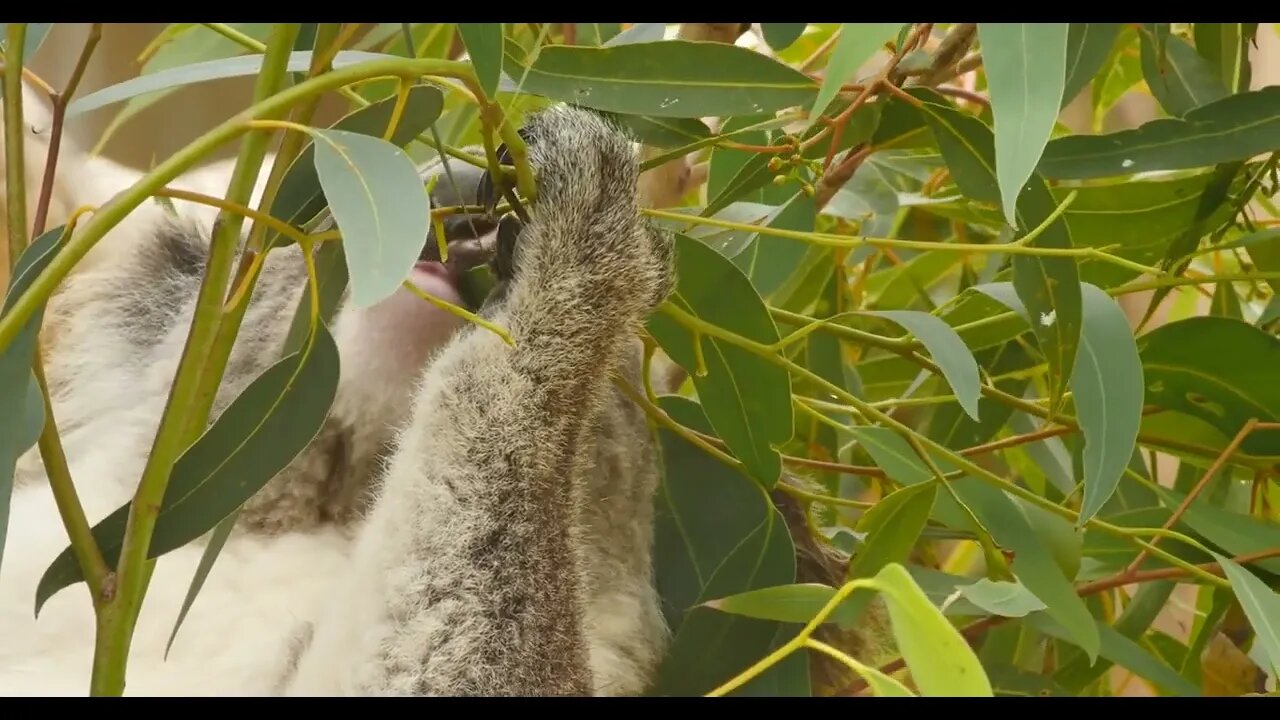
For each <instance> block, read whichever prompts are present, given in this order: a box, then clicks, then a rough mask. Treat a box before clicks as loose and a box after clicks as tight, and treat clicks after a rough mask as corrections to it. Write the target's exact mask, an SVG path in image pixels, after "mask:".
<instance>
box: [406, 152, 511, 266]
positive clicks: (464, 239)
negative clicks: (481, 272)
mask: <svg viewBox="0 0 1280 720" xmlns="http://www.w3.org/2000/svg"><path fill="white" fill-rule="evenodd" d="M422 179H423V182H424V183H428V184H432V185H433V187H432V189H431V207H432V208H444V207H463V206H466V207H472V208H488V207H489V205H488V204H487V203H486V202H485V197H484V192H485V188H486V185H487V184H488V183H489V180H488V170H487V169H486V168H479V167H476V166H474V165H471V164H470V163H465V162H461V161H450V162H449V166H448V172H446V171H445V167H444V164H443V163H442V162H437V163H435V164H433V165H432V166H431V167H429V168H428V169H426V170H425V171H424V172H423V173H422ZM497 226H498V223H497V219H496V218H495V217H493V216H492V214H490V213H489V212H487V210H486V209H477V210H476V211H474V212H458V213H454V214H451V215H446V216H444V217H443V218H441V221H440V223H439V225H437V224H436V223H432V224H431V227H430V229H429V230H428V231H427V238H426V242H425V243H424V244H423V247H422V255H421V259H422V260H429V261H439V260H440V259H441V258H440V240H439V238H438V237H437V236H436V233H437V231H438V230H439V229H443V230H444V235H445V244H446V245H447V246H448V248H449V258H448V260H449V263H450V264H451V265H455V266H458V267H460V268H461V269H464V270H465V269H467V268H470V267H474V266H476V265H478V264H480V263H483V262H485V261H486V260H487V259H488V254H489V253H488V252H487V249H486V248H484V247H482V244H481V242H480V239H481V238H483V237H485V236H486V235H489V234H490V233H492V232H493V231H494V229H496V228H497Z"/></svg>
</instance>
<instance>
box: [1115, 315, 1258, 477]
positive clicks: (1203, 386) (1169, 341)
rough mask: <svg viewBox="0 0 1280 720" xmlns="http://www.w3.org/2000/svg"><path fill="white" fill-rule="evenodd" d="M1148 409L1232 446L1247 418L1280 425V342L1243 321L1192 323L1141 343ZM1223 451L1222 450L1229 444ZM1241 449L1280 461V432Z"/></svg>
mask: <svg viewBox="0 0 1280 720" xmlns="http://www.w3.org/2000/svg"><path fill="white" fill-rule="evenodd" d="M1138 347H1139V349H1140V352H1141V357H1142V367H1143V373H1144V375H1145V376H1146V401H1147V403H1148V404H1151V405H1155V406H1158V407H1163V408H1168V409H1170V410H1174V411H1177V412H1179V413H1182V414H1183V415H1189V416H1191V417H1194V418H1197V419H1199V420H1200V421H1203V422H1204V423H1207V424H1208V425H1210V426H1212V427H1213V428H1215V429H1217V430H1218V431H1219V432H1221V433H1222V434H1223V436H1225V437H1226V438H1227V439H1230V438H1232V437H1235V435H1236V433H1238V432H1239V431H1240V429H1241V428H1242V427H1244V424H1245V423H1246V422H1247V421H1248V420H1249V419H1250V418H1257V419H1258V420H1259V421H1262V422H1276V421H1280V383H1276V382H1275V377H1274V371H1273V369H1274V368H1276V367H1280V339H1278V338H1276V337H1275V336H1274V335H1269V334H1267V333H1266V332H1263V331H1262V330H1259V329H1258V328H1256V327H1254V326H1253V325H1250V324H1248V323H1246V322H1244V321H1242V320H1235V319H1232V318H1226V317H1221V316H1218V317H1213V316H1209V317H1192V318H1187V319H1185V320H1179V321H1176V322H1171V323H1169V324H1167V325H1162V326H1160V327H1158V328H1156V329H1155V330H1152V331H1151V332H1149V333H1146V334H1145V335H1143V336H1142V337H1141V338H1139V339H1138ZM1224 444H1225V443H1224ZM1241 449H1242V450H1243V451H1244V452H1246V453H1250V454H1262V455H1266V454H1280V431H1276V430H1257V431H1255V432H1253V433H1251V434H1250V435H1249V437H1247V438H1245V440H1244V442H1243V443H1242V444H1241Z"/></svg>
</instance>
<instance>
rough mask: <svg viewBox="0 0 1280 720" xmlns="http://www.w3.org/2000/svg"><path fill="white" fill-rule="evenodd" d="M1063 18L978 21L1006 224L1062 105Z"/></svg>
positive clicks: (1013, 216) (1015, 224) (1014, 221)
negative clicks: (1055, 21) (1025, 21)
mask: <svg viewBox="0 0 1280 720" xmlns="http://www.w3.org/2000/svg"><path fill="white" fill-rule="evenodd" d="M1069 30H1070V26H1069V25H1068V24H1067V23H978V41H979V42H980V43H981V44H982V66H983V68H984V69H985V71H986V73H987V84H988V85H989V86H990V95H991V113H992V116H993V117H994V119H995V146H996V176H997V177H998V178H999V181H1000V202H1001V205H1002V206H1003V207H1004V215H1005V219H1006V220H1008V222H1009V224H1010V225H1012V226H1013V227H1015V228H1018V229H1019V230H1021V231H1023V232H1026V231H1028V230H1030V229H1031V228H1033V227H1035V225H1029V226H1026V227H1022V226H1020V225H1019V223H1018V220H1017V207H1018V195H1019V193H1020V192H1021V191H1022V188H1023V186H1024V185H1026V183H1027V181H1028V180H1030V179H1031V175H1032V173H1033V172H1035V169H1036V165H1037V164H1038V163H1039V162H1040V154H1041V153H1042V152H1044V147H1045V144H1046V143H1048V142H1049V135H1050V133H1052V132H1053V124H1054V122H1055V121H1057V119H1058V109H1059V108H1060V107H1062V97H1063V83H1064V82H1065V78H1066V72H1067V35H1068V33H1069Z"/></svg>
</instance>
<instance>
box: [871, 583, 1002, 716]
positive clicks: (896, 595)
mask: <svg viewBox="0 0 1280 720" xmlns="http://www.w3.org/2000/svg"><path fill="white" fill-rule="evenodd" d="M875 582H876V586H877V588H878V589H879V590H880V591H881V593H882V594H883V596H884V599H885V604H886V605H887V607H888V609H889V619H890V622H891V623H892V625H893V635H894V639H895V640H896V641H897V644H898V649H899V650H900V651H901V652H902V657H903V659H904V660H906V663H907V667H908V668H909V669H910V670H911V677H912V679H913V680H914V681H915V684H916V686H917V687H919V688H920V694H921V695H923V696H925V697H991V696H992V695H993V693H992V690H991V683H990V681H989V680H988V679H987V674H986V672H985V671H984V670H983V669H982V664H981V663H979V662H978V657H977V656H976V655H974V653H973V649H972V648H970V647H969V643H968V641H966V640H965V639H964V636H962V635H961V634H960V631H959V630H957V629H956V628H955V626H954V625H952V624H951V623H950V622H949V621H948V620H947V619H946V618H945V617H943V615H942V613H941V612H940V611H939V610H938V608H937V607H935V606H934V605H933V603H931V602H929V598H928V596H926V595H925V594H924V591H923V590H921V589H920V586H919V585H917V584H916V582H915V580H914V579H912V577H911V575H910V574H909V573H908V572H907V571H906V569H905V568H904V567H903V566H902V565H899V564H897V563H893V564H891V565H886V566H885V567H884V569H882V570H881V571H880V572H879V573H877V574H876V576H875Z"/></svg>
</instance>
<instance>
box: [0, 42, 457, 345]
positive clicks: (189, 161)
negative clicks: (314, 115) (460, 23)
mask: <svg viewBox="0 0 1280 720" xmlns="http://www.w3.org/2000/svg"><path fill="white" fill-rule="evenodd" d="M420 75H438V76H442V77H455V78H459V79H462V80H463V81H464V82H467V83H470V84H474V82H475V75H474V73H473V72H472V70H471V66H470V64H469V63H463V62H454V61H449V60H435V59H413V60H410V59H404V58H389V59H386V60H374V61H370V62H367V63H360V64H358V65H351V66H348V67H344V68H340V69H337V70H334V71H332V72H328V73H325V74H324V75H321V76H320V77H317V78H312V79H311V80H307V81H305V82H302V83H299V84H297V85H294V86H293V87H290V88H287V89H285V90H282V91H281V92H279V93H277V94H275V95H273V96H271V97H269V98H266V99H265V100H262V101H260V102H257V103H255V104H254V105H253V106H251V107H250V108H248V109H247V110H245V111H244V112H241V113H238V114H236V115H235V116H233V117H231V118H229V119H228V120H226V121H225V122H223V123H221V124H219V125H218V126H217V127H215V128H213V129H212V130H210V131H208V132H206V133H205V134H204V135H202V136H200V138H198V139H197V140H195V141H194V142H192V143H190V144H189V145H187V146H186V147H184V148H183V149H182V150H179V151H178V152H176V153H174V154H173V155H172V156H170V157H169V159H168V160H166V161H164V162H163V163H160V164H159V165H158V166H156V168H155V169H153V170H152V171H151V172H149V173H147V174H146V175H144V176H143V177H142V178H141V179H140V180H139V181H138V182H136V183H134V184H133V185H132V186H130V187H129V188H128V189H126V190H124V191H122V192H121V193H119V194H118V195H116V196H115V197H114V198H113V199H112V200H111V201H110V202H109V203H107V204H106V205H104V206H103V207H101V208H99V209H98V212H97V213H95V214H94V215H93V217H92V219H90V220H89V221H88V222H87V223H85V225H84V228H83V229H82V231H81V232H80V233H78V234H77V235H76V236H75V237H73V238H71V239H70V240H68V241H67V244H66V246H65V247H64V248H63V249H62V251H61V252H59V253H57V254H56V255H54V257H53V259H52V260H51V261H50V263H49V265H48V267H46V268H45V270H44V271H43V272H41V273H40V275H39V276H37V277H36V278H35V280H34V281H33V282H32V284H31V287H30V288H28V290H27V292H25V293H23V295H22V296H21V297H20V298H18V300H17V302H15V303H14V305H13V307H12V309H11V310H10V312H9V313H8V314H6V315H5V317H3V318H0V352H3V351H4V350H6V349H8V347H9V345H10V344H11V343H12V342H13V340H14V338H15V337H16V336H17V334H18V331H19V330H21V329H22V327H23V326H24V325H25V324H26V322H27V320H29V319H30V318H31V316H32V315H33V314H34V313H35V311H36V310H37V309H38V308H39V307H40V306H41V305H42V304H43V303H44V301H45V299H46V298H48V297H49V295H50V294H52V292H53V290H54V288H56V287H57V285H58V283H60V282H61V281H62V279H63V278H65V277H66V276H67V275H68V274H69V273H70V272H71V269H72V268H74V267H75V265H76V263H78V262H79V261H80V260H81V259H82V258H83V257H84V256H85V255H86V254H87V253H88V252H89V251H90V250H92V249H93V247H94V246H95V245H96V244H97V243H98V241H99V240H101V239H102V237H103V236H104V235H106V233H107V232H108V231H110V230H111V228H113V227H115V226H116V225H117V224H119V223H120V221H121V220H123V219H124V218H125V217H126V216H128V215H129V213H131V212H132V211H133V210H134V209H135V208H137V207H138V206H139V205H141V204H142V203H143V202H144V201H145V200H146V199H147V198H149V197H151V195H152V193H154V192H155V190H157V189H158V188H161V187H163V186H164V185H166V184H167V183H169V182H171V181H172V180H173V179H174V178H176V177H178V176H179V175H180V174H182V173H183V172H185V171H187V170H189V169H191V168H192V167H195V166H196V165H197V164H198V163H200V162H201V161H202V160H204V159H205V158H206V157H207V156H208V155H209V154H210V153H212V152H213V151H215V150H217V148H218V147H219V146H221V145H222V144H223V143H225V142H227V141H229V140H232V139H234V138H236V137H238V136H239V135H241V134H242V133H244V132H245V131H246V130H248V125H247V123H248V122H249V121H250V120H255V119H259V118H271V117H275V116H277V115H278V114H279V113H281V112H283V111H284V110H287V109H289V108H291V107H293V106H294V105H295V104H297V103H298V102H301V101H302V100H305V99H306V98H309V97H311V96H312V95H315V94H317V93H323V92H326V91H328V90H333V89H335V88H339V87H343V86H345V85H348V84H350V83H352V82H355V81H358V80H364V79H369V78H384V77H387V78H398V77H417V76H420ZM7 106H8V104H6V107H7Z"/></svg>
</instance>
